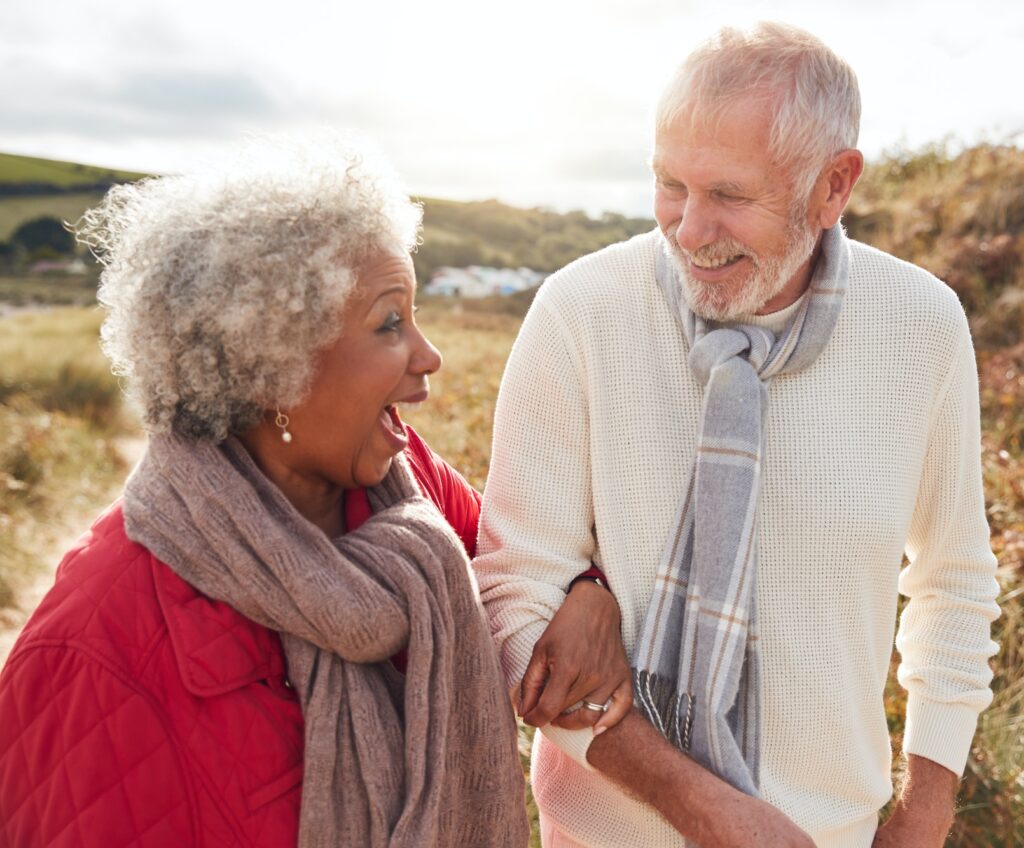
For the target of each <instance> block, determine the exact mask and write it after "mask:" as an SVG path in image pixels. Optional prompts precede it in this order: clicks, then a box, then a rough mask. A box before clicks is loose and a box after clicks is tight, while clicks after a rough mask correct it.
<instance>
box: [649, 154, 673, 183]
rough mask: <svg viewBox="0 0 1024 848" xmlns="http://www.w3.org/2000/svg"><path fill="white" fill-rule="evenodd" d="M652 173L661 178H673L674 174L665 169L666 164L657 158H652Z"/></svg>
mask: <svg viewBox="0 0 1024 848" xmlns="http://www.w3.org/2000/svg"><path fill="white" fill-rule="evenodd" d="M650 168H651V173H653V174H654V176H656V177H657V178H658V179H659V180H671V179H672V175H671V174H669V172H668V171H666V170H665V166H664V165H662V164H661V162H659V161H658V160H657V159H652V160H651V163H650Z"/></svg>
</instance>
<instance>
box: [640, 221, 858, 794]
mask: <svg viewBox="0 0 1024 848" xmlns="http://www.w3.org/2000/svg"><path fill="white" fill-rule="evenodd" d="M656 274H657V279H658V283H659V285H661V287H662V289H663V290H664V292H665V294H666V296H667V298H668V301H669V303H670V304H671V306H672V308H673V311H674V312H675V313H676V314H677V315H679V317H680V320H681V321H682V325H683V330H684V332H685V334H686V338H687V341H688V342H689V345H690V354H689V363H690V368H691V369H692V370H693V373H694V376H695V377H696V379H697V380H698V382H699V383H700V384H701V385H702V386H704V404H703V411H702V416H701V421H700V429H699V431H698V437H697V446H696V456H695V459H694V462H693V467H692V470H691V472H690V480H689V483H688V485H687V487H686V491H685V494H684V497H683V501H682V503H681V504H680V507H679V512H678V515H677V518H676V524H675V530H674V531H673V532H672V533H671V534H670V536H669V538H668V540H667V542H666V545H665V549H664V551H663V553H662V557H661V561H660V563H659V566H658V575H657V578H656V582H655V587H654V594H653V595H652V597H651V602H650V605H649V606H648V608H647V614H646V617H645V619H644V626H643V631H642V633H641V637H640V640H639V642H638V643H637V647H636V652H635V654H634V657H633V665H634V672H633V673H634V688H635V692H636V700H637V703H638V705H639V707H640V709H641V710H642V712H643V713H644V715H646V717H647V718H648V719H649V720H650V721H651V723H652V724H654V726H655V727H657V728H658V730H659V731H660V732H661V733H662V734H664V735H665V737H666V738H668V739H669V741H671V742H672V743H673V744H674V745H675V746H676V747H678V748H680V749H681V750H684V751H686V752H687V753H688V754H689V755H690V756H692V757H693V758H694V759H695V760H697V761H698V762H700V763H701V764H702V765H704V766H705V767H706V768H708V769H710V770H711V771H713V772H714V773H715V774H717V775H718V776H719V777H721V778H722V779H723V780H726V781H728V782H729V783H730V784H732V785H733V786H735V787H736V788H737V789H740V790H742V791H743V792H746V793H748V794H750V795H757V794H758V772H759V752H760V712H761V704H760V683H761V681H760V663H759V654H758V646H757V622H756V615H755V613H756V607H757V598H756V595H755V586H756V582H757V561H758V536H757V533H758V521H757V520H758V503H759V499H760V481H761V462H762V457H763V456H764V425H765V421H766V420H767V417H766V413H767V408H768V385H769V383H770V382H771V380H772V379H773V378H774V377H776V376H777V375H779V374H785V373H793V372H796V371H800V370H801V369H804V368H807V367H808V366H809V365H810V364H811V363H812V362H814V360H815V359H816V358H817V357H818V354H819V353H821V351H822V350H824V348H825V345H826V344H827V343H828V340H829V338H830V337H831V335H832V330H833V328H834V327H835V324H836V320H837V319H838V317H839V310H840V308H841V307H842V303H843V293H844V292H845V288H846V283H847V279H848V275H849V251H848V247H847V244H846V239H845V236H844V234H843V232H842V227H841V226H836V227H833V228H832V229H831V230H828V231H826V232H825V236H824V239H823V242H822V251H821V255H820V257H819V259H818V261H817V264H816V266H815V269H814V275H813V278H812V280H811V285H810V288H809V293H808V296H807V297H805V298H804V300H803V302H802V304H801V306H800V308H799V309H798V310H797V312H796V314H795V315H794V316H793V318H792V319H791V320H790V323H789V324H788V326H787V327H786V329H785V330H784V331H783V332H782V333H781V334H780V336H779V337H778V338H776V337H775V336H774V334H773V333H772V332H771V331H769V330H767V329H765V328H762V327H753V326H733V327H720V328H717V329H713V328H710V327H708V325H707V324H706V323H705V322H704V321H703V320H702V319H701V318H699V317H698V316H696V315H694V314H693V313H692V312H691V311H690V310H689V308H688V307H687V306H686V304H685V302H684V301H683V299H682V296H681V291H680V285H681V284H680V282H679V280H678V278H677V275H676V272H675V270H674V269H673V268H672V266H671V263H670V262H669V260H668V258H667V257H666V256H665V255H664V254H663V253H659V255H658V259H657V266H656Z"/></svg>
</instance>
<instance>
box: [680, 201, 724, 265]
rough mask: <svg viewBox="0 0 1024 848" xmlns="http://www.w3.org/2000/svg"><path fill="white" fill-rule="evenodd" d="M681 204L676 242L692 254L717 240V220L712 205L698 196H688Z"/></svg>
mask: <svg viewBox="0 0 1024 848" xmlns="http://www.w3.org/2000/svg"><path fill="white" fill-rule="evenodd" d="M682 203H683V207H682V209H681V211H680V215H679V224H678V226H677V227H676V241H677V242H678V243H679V246H680V247H681V248H682V249H683V250H685V251H687V252H688V253H693V252H695V251H697V250H699V249H700V248H702V247H704V246H705V245H708V244H712V243H713V242H714V241H715V240H716V239H717V237H718V220H717V218H716V217H715V212H714V209H713V208H712V204H711V203H709V202H708V200H706V199H704V198H702V197H700V196H698V195H695V194H690V195H689V196H688V197H687V198H686V199H685V200H684V201H683V202H682Z"/></svg>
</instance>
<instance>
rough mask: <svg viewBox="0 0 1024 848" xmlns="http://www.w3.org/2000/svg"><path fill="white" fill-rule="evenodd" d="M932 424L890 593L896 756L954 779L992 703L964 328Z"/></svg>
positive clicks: (989, 603)
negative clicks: (899, 607) (897, 692)
mask: <svg viewBox="0 0 1024 848" xmlns="http://www.w3.org/2000/svg"><path fill="white" fill-rule="evenodd" d="M959 335H960V338H959V339H958V349H957V354H956V356H955V357H954V359H953V362H952V365H951V370H950V373H949V375H948V377H947V380H946V385H945V391H944V393H943V394H941V395H940V397H939V400H938V405H937V407H936V411H935V413H934V416H933V422H932V429H931V434H930V437H929V443H928V448H927V453H926V455H925V460H924V468H923V472H922V476H921V482H920V485H919V488H918V494H917V501H916V505H915V508H914V514H913V518H912V520H911V525H910V532H909V535H908V539H907V550H906V552H907V557H908V559H909V561H910V564H909V565H908V566H907V567H906V568H904V569H903V571H902V573H901V574H900V580H899V589H900V592H901V593H902V594H903V595H905V596H906V597H907V598H908V599H909V602H908V603H907V606H906V608H905V609H904V611H903V615H902V617H901V619H900V626H899V631H898V634H897V637H896V647H897V649H898V650H899V652H900V655H901V663H900V666H899V670H898V679H899V682H900V684H901V685H902V686H903V687H904V688H905V689H906V690H907V693H908V700H907V716H906V731H905V734H904V741H903V749H904V752H905V753H907V754H917V755H920V756H923V757H927V758H928V759H930V760H934V761H935V762H937V763H939V764H940V765H943V766H945V767H946V768H948V769H950V770H951V771H953V772H955V773H956V774H961V773H962V772H963V769H964V766H965V764H966V761H967V756H968V753H969V752H970V746H971V739H972V738H973V736H974V730H975V726H976V723H977V717H978V713H980V712H981V711H982V710H983V709H984V708H985V707H986V706H988V704H989V702H990V701H991V699H992V693H991V691H990V689H989V683H990V682H991V680H992V671H991V669H990V668H989V665H988V659H989V657H991V656H993V655H994V654H995V652H996V650H997V646H996V644H995V643H994V642H993V641H992V639H991V622H992V621H993V620H994V619H996V618H997V617H998V615H999V607H998V606H997V605H996V603H995V598H996V596H997V594H998V584H997V583H996V580H995V568H996V560H995V557H994V556H993V555H992V551H991V548H990V546H989V529H988V525H987V523H986V520H985V502H984V494H983V491H982V480H981V463H980V462H979V458H978V454H979V449H980V442H981V433H980V414H979V404H978V378H977V372H976V367H975V360H974V351H973V348H972V345H971V340H970V333H969V330H968V328H967V322H966V318H964V317H963V313H962V312H961V313H960V323H959Z"/></svg>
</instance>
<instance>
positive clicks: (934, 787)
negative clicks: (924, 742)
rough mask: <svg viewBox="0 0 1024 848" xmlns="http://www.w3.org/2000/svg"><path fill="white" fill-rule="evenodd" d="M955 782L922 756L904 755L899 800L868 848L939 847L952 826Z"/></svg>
mask: <svg viewBox="0 0 1024 848" xmlns="http://www.w3.org/2000/svg"><path fill="white" fill-rule="evenodd" d="M959 781H960V779H959V778H958V777H957V776H956V775H955V774H953V772H951V771H950V770H949V769H947V768H944V767H943V766H940V765H939V764H938V763H936V762H933V761H932V760H929V759H927V758H926V757H919V756H917V755H916V754H911V755H910V756H908V757H907V774H906V778H905V779H904V781H903V789H902V790H901V792H900V799H899V801H897V802H896V808H895V810H893V814H892V815H891V816H889V819H888V821H886V823H885V824H883V825H882V826H881V827H880V828H879V829H878V832H877V833H876V834H875V841H874V842H873V843H872V848H896V847H897V846H899V848H941V846H942V845H943V844H944V843H945V841H946V836H947V835H948V834H949V828H950V827H951V826H952V824H953V805H954V802H955V800H956V788H957V784H958V783H959Z"/></svg>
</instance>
